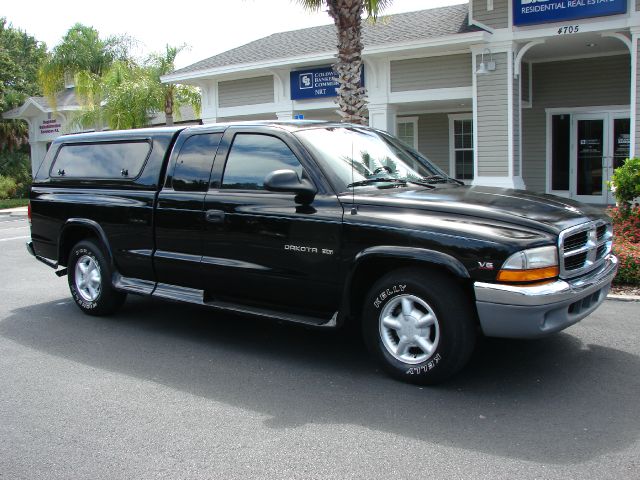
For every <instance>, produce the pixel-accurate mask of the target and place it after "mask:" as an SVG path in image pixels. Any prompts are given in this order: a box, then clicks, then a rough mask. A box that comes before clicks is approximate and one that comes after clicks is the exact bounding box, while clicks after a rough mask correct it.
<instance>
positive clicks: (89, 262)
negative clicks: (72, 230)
mask: <svg viewBox="0 0 640 480" xmlns="http://www.w3.org/2000/svg"><path fill="white" fill-rule="evenodd" d="M68 269H69V277H68V278H69V289H70V290H71V296H73V299H74V300H75V302H76V305H78V307H80V309H81V310H82V311H83V312H84V313H87V314H89V315H108V314H110V313H113V312H115V311H116V310H117V309H118V308H120V307H121V306H122V304H123V303H124V300H125V298H126V294H125V293H123V292H118V291H117V290H115V289H114V288H113V286H112V285H111V273H112V272H111V268H110V267H109V263H108V262H107V260H106V259H105V257H104V254H103V253H102V250H101V249H100V248H99V247H98V246H97V245H96V244H95V243H94V242H92V241H90V240H83V241H81V242H78V243H77V244H76V245H75V246H74V247H73V248H72V249H71V253H70V254H69V263H68Z"/></svg>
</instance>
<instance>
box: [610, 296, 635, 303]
mask: <svg viewBox="0 0 640 480" xmlns="http://www.w3.org/2000/svg"><path fill="white" fill-rule="evenodd" d="M607 300H613V301H614V302H640V295H607Z"/></svg>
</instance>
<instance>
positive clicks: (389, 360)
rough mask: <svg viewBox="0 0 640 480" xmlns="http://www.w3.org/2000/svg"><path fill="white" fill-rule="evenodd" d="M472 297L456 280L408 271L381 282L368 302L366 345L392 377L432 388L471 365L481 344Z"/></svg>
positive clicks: (364, 332)
mask: <svg viewBox="0 0 640 480" xmlns="http://www.w3.org/2000/svg"><path fill="white" fill-rule="evenodd" d="M475 319H476V315H475V312H474V309H473V307H472V304H471V299H470V298H469V296H468V295H467V294H465V292H464V290H463V289H462V288H461V286H460V285H459V284H458V283H457V282H456V281H455V280H454V279H453V278H452V277H450V276H448V275H446V274H444V273H441V272H437V271H429V270H421V269H413V268H407V269H402V270H397V271H394V272H390V273H388V274H386V275H385V276H384V277H382V278H381V279H380V280H378V281H377V282H376V283H375V284H374V285H373V287H372V288H371V290H370V291H369V293H368V294H367V296H366V299H365V305H364V308H363V318H362V333H363V337H364V341H365V344H366V345H367V348H368V349H369V351H370V352H371V353H372V354H373V356H374V357H375V358H376V359H377V360H379V361H380V363H381V364H382V366H383V368H384V369H385V370H386V371H387V372H389V373H390V374H391V376H393V377H395V378H397V379H399V380H403V381H406V382H410V383H416V384H421V385H430V384H435V383H438V382H442V381H443V380H445V379H447V378H449V377H451V376H452V375H454V374H455V373H457V372H458V371H459V370H460V369H462V367H464V365H466V363H467V362H468V360H469V358H470V357H471V354H472V353H473V348H474V345H475V340H476V321H475Z"/></svg>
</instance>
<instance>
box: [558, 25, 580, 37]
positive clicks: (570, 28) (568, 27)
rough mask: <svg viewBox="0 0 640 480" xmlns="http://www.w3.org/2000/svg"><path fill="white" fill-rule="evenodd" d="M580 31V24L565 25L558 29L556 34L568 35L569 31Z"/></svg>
mask: <svg viewBox="0 0 640 480" xmlns="http://www.w3.org/2000/svg"><path fill="white" fill-rule="evenodd" d="M579 31H580V25H565V26H564V27H560V28H559V29H558V35H569V34H571V33H578V32H579Z"/></svg>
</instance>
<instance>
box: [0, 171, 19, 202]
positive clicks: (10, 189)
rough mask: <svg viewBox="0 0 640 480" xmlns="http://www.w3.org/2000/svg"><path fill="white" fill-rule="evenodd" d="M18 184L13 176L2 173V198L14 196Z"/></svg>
mask: <svg viewBox="0 0 640 480" xmlns="http://www.w3.org/2000/svg"><path fill="white" fill-rule="evenodd" d="M16 188H18V185H17V184H16V181H15V180H14V179H13V178H10V177H4V176H2V175H0V200H6V199H7V198H12V197H13V196H14V195H15V194H16Z"/></svg>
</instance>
